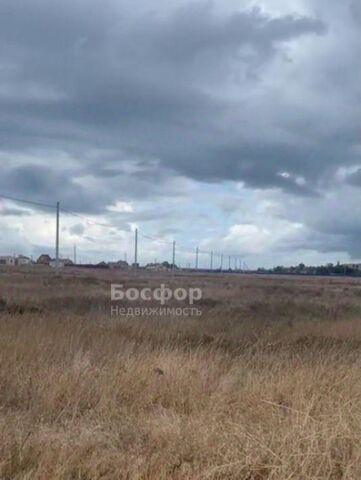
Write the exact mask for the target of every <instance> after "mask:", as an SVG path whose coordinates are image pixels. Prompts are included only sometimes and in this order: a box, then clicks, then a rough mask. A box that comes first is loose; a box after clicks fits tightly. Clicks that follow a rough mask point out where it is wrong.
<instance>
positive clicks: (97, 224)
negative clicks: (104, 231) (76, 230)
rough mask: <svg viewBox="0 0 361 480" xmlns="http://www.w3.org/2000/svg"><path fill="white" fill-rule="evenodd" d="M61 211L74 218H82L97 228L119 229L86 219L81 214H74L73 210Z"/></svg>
mask: <svg viewBox="0 0 361 480" xmlns="http://www.w3.org/2000/svg"><path fill="white" fill-rule="evenodd" d="M60 210H61V211H62V212H64V213H67V214H69V215H73V217H77V218H80V219H81V220H85V221H86V222H87V223H88V224H90V225H95V226H98V227H103V228H112V229H117V227H115V226H114V225H109V224H106V223H100V222H96V221H94V220H91V219H90V218H87V217H84V216H83V215H80V214H79V213H75V212H72V211H71V210H68V209H66V208H63V207H61V208H60Z"/></svg>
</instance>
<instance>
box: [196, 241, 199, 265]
mask: <svg viewBox="0 0 361 480" xmlns="http://www.w3.org/2000/svg"><path fill="white" fill-rule="evenodd" d="M198 256H199V248H198V247H197V248H196V270H198Z"/></svg>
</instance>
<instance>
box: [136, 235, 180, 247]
mask: <svg viewBox="0 0 361 480" xmlns="http://www.w3.org/2000/svg"><path fill="white" fill-rule="evenodd" d="M139 236H140V237H142V238H145V239H147V240H151V241H152V242H157V243H159V244H161V245H173V242H167V241H165V240H158V239H157V238H155V237H151V236H150V235H143V234H142V233H139Z"/></svg>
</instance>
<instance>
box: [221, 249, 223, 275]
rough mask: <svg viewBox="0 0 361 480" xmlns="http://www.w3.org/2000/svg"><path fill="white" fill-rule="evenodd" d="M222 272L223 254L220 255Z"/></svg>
mask: <svg viewBox="0 0 361 480" xmlns="http://www.w3.org/2000/svg"><path fill="white" fill-rule="evenodd" d="M222 270H223V253H222V255H221V271H222Z"/></svg>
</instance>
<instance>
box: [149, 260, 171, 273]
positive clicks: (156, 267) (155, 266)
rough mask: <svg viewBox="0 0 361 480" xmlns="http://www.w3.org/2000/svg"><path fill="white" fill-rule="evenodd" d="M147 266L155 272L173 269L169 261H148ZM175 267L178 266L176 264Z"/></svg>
mask: <svg viewBox="0 0 361 480" xmlns="http://www.w3.org/2000/svg"><path fill="white" fill-rule="evenodd" d="M145 268H146V270H152V271H153V272H164V271H166V270H171V269H172V265H171V264H170V263H169V262H163V263H148V265H146V266H145ZM174 268H178V267H177V266H176V265H174Z"/></svg>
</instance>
